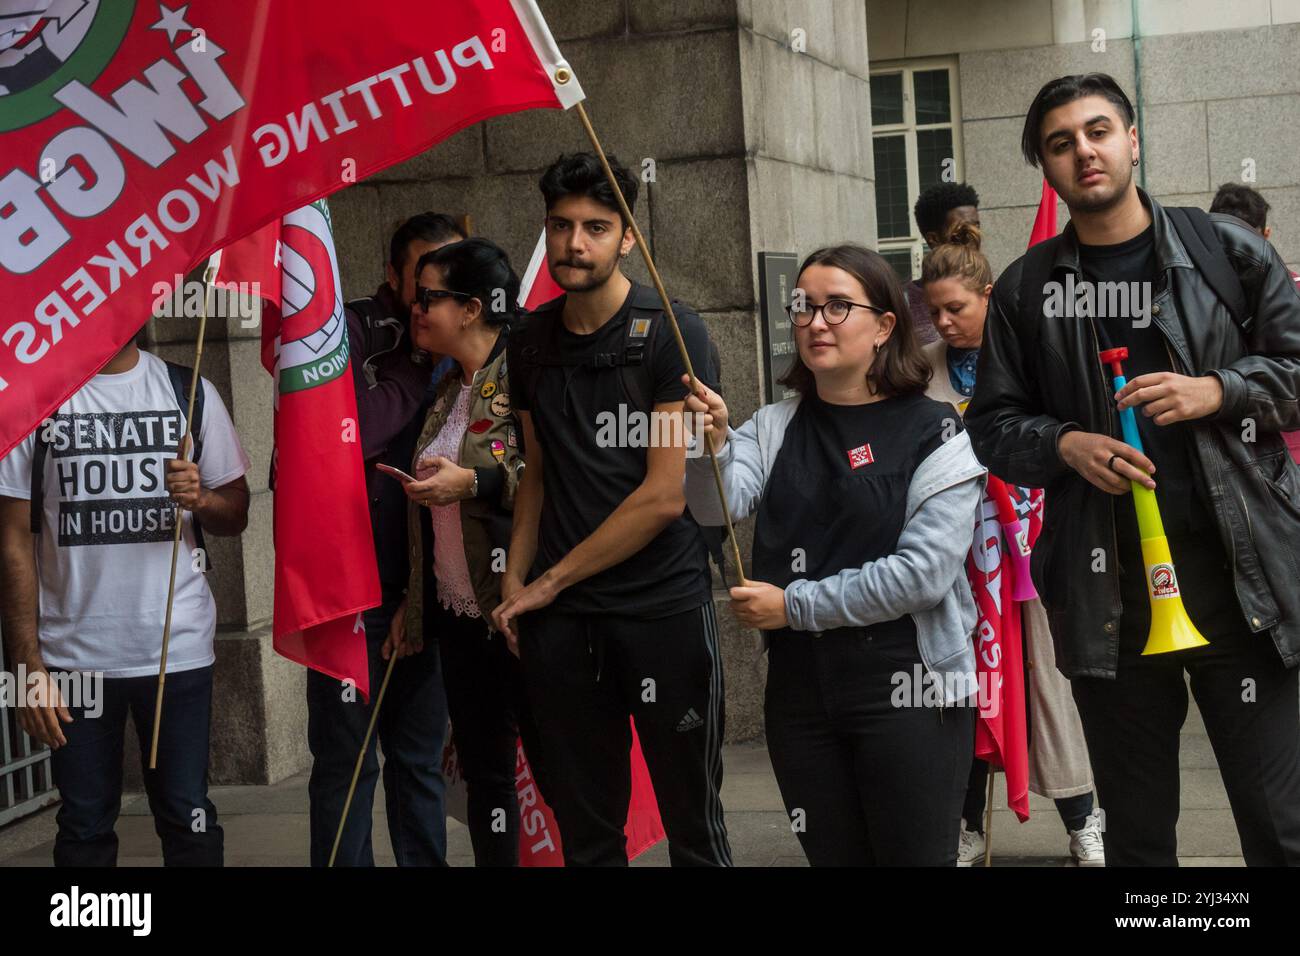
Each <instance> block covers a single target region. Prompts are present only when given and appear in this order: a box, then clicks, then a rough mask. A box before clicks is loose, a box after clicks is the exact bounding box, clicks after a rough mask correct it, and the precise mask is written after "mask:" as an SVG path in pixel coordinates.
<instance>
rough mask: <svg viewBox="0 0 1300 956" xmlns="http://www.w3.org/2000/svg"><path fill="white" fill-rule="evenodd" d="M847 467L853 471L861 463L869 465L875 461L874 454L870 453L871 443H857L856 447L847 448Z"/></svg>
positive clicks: (860, 465) (861, 464)
mask: <svg viewBox="0 0 1300 956" xmlns="http://www.w3.org/2000/svg"><path fill="white" fill-rule="evenodd" d="M848 454H849V467H850V468H852V469H853V470H854V471H856V470H857V469H859V468H861V467H862V466H863V465H869V464H871V463H872V462H873V461H875V460H876V459H875V456H874V455H872V454H871V444H870V443H868V444H866V445H859V446H858V447H857V448H850V449H849V452H848Z"/></svg>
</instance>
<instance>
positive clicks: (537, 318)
mask: <svg viewBox="0 0 1300 956" xmlns="http://www.w3.org/2000/svg"><path fill="white" fill-rule="evenodd" d="M672 306H673V315H675V316H676V317H677V318H678V319H679V320H680V319H681V317H682V316H684V315H687V314H689V311H690V310H689V309H687V308H686V306H684V305H682V304H681V303H680V302H678V301H676V300H673V302H672ZM563 308H564V296H560V297H559V298H556V299H552V300H551V301H550V302H546V303H544V304H543V305H541V306H539V307H538V308H537V309H535V310H534V311H532V312H530V313H529V315H528V318H527V320H526V321H525V322H524V324H523V325H522V326H521V327H520V328H519V329H518V330H517V331H514V332H512V333H511V334H512V335H515V336H518V337H519V339H520V340H521V341H522V343H523V344H522V345H521V347H520V348H519V350H518V353H517V355H518V358H517V359H516V361H515V364H514V365H513V366H511V368H510V388H511V390H512V391H516V392H518V393H519V394H521V395H523V396H525V397H526V399H527V402H528V406H529V407H530V408H531V407H533V405H534V403H535V402H536V398H537V374H538V372H539V371H540V370H541V369H542V368H543V367H546V366H557V367H561V368H566V367H567V368H572V367H573V366H572V365H566V363H564V362H561V361H560V360H559V357H558V355H556V354H555V347H554V342H555V335H556V326H557V324H558V323H559V321H560V313H561V311H562V310H563ZM663 324H664V310H663V303H662V301H661V300H660V299H659V295H658V293H657V292H655V290H654V289H653V288H650V287H649V286H636V287H635V291H634V298H633V299H632V308H631V310H630V314H629V315H628V321H627V333H626V334H625V335H624V337H623V346H622V349H621V351H619V352H601V353H597V354H595V355H592V356H591V357H590V358H588V360H587V361H586V362H584V363H583V364H584V365H585V366H588V367H591V368H614V367H616V368H618V369H619V371H620V373H621V374H622V377H623V387H624V388H625V389H626V390H627V393H628V395H630V396H631V397H632V401H633V404H634V405H635V406H636V408H637V409H638V410H639V411H643V412H650V411H652V410H653V408H654V386H655V383H654V379H653V378H652V376H651V373H650V365H649V363H648V362H646V361H645V357H646V355H648V354H652V350H653V348H654V343H655V336H656V334H658V332H659V329H660V327H661V326H662V325H663ZM668 334H671V333H668ZM708 342H709V355H708V368H707V369H696V370H695V374H696V375H697V376H699V377H701V378H702V379H704V380H705V381H706V382H720V381H721V379H722V356H721V354H720V353H719V351H718V346H717V344H716V343H715V342H714V341H713V338H712V336H710V337H709V340H708ZM686 513H687V515H688V516H690V518H691V520H692V521H694V520H695V518H694V516H693V515H691V514H690V511H689V509H688V510H687V512H686ZM700 532H701V534H702V535H703V538H704V543H705V546H706V547H707V548H708V551H709V554H710V556H711V557H712V558H713V561H714V563H715V564H716V565H717V566H718V571H719V573H720V574H721V575H722V579H723V581H724V583H725V581H726V564H725V560H724V558H723V556H722V542H723V529H722V528H704V527H701V528H700Z"/></svg>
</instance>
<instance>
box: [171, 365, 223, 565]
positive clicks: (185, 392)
mask: <svg viewBox="0 0 1300 956" xmlns="http://www.w3.org/2000/svg"><path fill="white" fill-rule="evenodd" d="M166 365H167V377H168V379H170V380H171V383H172V392H173V393H175V395H176V405H177V406H178V407H179V408H180V410H181V418H182V420H183V419H184V417H185V410H186V409H187V408H189V404H190V380H191V379H192V378H193V377H194V369H192V368H187V367H186V366H184V365H177V364H176V363H175V362H167V363H166ZM204 391H205V389H204V388H203V380H202V379H199V382H198V387H197V388H196V389H195V390H194V418H193V419H192V420H191V421H190V440H191V441H193V442H194V454H193V456H192V457H191V458H190V461H192V462H194V463H195V464H198V461H199V458H200V457H201V456H202V455H203V442H202V441H201V440H200V439H199V434H200V431H201V429H202V428H203V399H204V395H203V393H204ZM190 527H192V528H193V529H194V546H195V547H196V548H198V549H199V550H200V551H202V552H203V563H204V566H205V567H206V568H207V569H208V570H211V569H212V556H211V555H209V554H208V549H207V547H206V546H205V545H204V543H203V527H202V525H200V524H199V516H198V515H197V514H196V513H194V512H191V513H190Z"/></svg>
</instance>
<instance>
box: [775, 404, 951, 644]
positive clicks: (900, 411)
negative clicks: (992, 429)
mask: <svg viewBox="0 0 1300 956" xmlns="http://www.w3.org/2000/svg"><path fill="white" fill-rule="evenodd" d="M962 430H963V426H962V422H961V417H960V416H959V415H958V414H957V412H956V411H955V410H954V409H953V407H952V405H950V404H948V403H947V402H937V401H935V400H933V399H931V398H927V397H926V396H925V395H924V394H923V393H916V394H912V395H901V396H896V397H893V398H886V399H882V400H880V401H878V402H870V403H868V404H864V405H832V404H829V403H827V402H824V401H822V400H821V399H820V398H818V397H817V396H816V395H815V394H813V395H809V396H808V397H806V398H805V399H804V400H803V401H801V402H800V403H799V408H798V410H797V411H796V412H795V414H794V417H793V418H792V419H791V420H790V424H789V425H788V426H787V427H786V431H785V438H784V439H783V441H782V443H781V450H780V452H778V454H777V457H776V462H775V463H774V464H773V467H772V474H771V475H770V476H769V478H768V483H767V487H766V488H765V489H764V491H763V498H762V500H761V501H760V502H759V507H758V514H757V518H756V520H755V525H754V560H753V566H754V577H755V578H756V579H757V580H759V581H766V582H768V583H769V584H775V585H776V586H778V587H786V586H787V585H789V584H790V582H791V581H794V580H797V579H800V578H806V579H808V580H810V581H819V580H821V579H823V578H828V577H833V576H834V575H836V574H838V573H839V572H840V571H843V570H844V569H845V568H859V567H861V566H862V565H864V564H866V563H867V562H869V561H875V560H877V559H879V558H883V557H887V556H888V555H891V554H893V553H894V552H896V551H897V550H898V536H899V535H900V534H901V533H902V531H903V525H904V523H905V520H906V517H907V492H908V488H909V487H910V486H911V483H912V476H913V474H914V473H915V472H916V469H917V466H918V465H920V463H921V462H922V461H924V460H925V459H926V458H927V457H928V456H929V455H930V454H931V453H932V452H933V451H934V450H935V449H936V448H938V447H939V446H940V445H941V444H942V443H943V442H944V440H945V439H946V438H951V437H952V436H954V435H956V434H958V433H959V432H960V431H962ZM974 520H975V515H974V514H972V515H971V521H972V522H974ZM873 630H876V631H877V632H879V631H882V630H884V631H895V630H896V631H898V632H899V634H911V635H913V636H914V635H915V633H916V630H915V624H914V623H913V621H912V618H911V615H908V614H904V615H903V616H902V617H900V618H898V619H897V620H895V621H889V622H885V623H884V624H880V625H875V626H874V628H873Z"/></svg>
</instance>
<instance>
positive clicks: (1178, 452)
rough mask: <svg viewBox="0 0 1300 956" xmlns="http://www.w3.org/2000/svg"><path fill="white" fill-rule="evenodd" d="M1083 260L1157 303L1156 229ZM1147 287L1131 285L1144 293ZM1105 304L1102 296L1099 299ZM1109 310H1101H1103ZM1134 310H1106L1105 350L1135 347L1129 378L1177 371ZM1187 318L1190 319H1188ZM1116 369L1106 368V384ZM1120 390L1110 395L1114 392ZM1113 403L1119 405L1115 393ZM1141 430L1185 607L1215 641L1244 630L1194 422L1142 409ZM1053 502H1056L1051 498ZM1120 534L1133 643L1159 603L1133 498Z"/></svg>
mask: <svg viewBox="0 0 1300 956" xmlns="http://www.w3.org/2000/svg"><path fill="white" fill-rule="evenodd" d="M1079 265H1080V267H1081V268H1082V270H1083V276H1084V278H1085V279H1086V280H1088V281H1090V282H1093V283H1101V282H1124V283H1148V284H1149V288H1150V290H1151V292H1150V298H1149V299H1145V300H1136V299H1135V298H1134V296H1133V295H1132V294H1130V296H1129V302H1130V303H1133V302H1135V301H1147V302H1154V301H1155V299H1156V297H1157V294H1158V291H1159V282H1158V280H1159V278H1160V276H1159V271H1158V270H1159V266H1158V264H1157V260H1156V250H1155V226H1154V225H1151V226H1148V227H1147V229H1146V231H1144V232H1142V233H1140V234H1139V235H1137V236H1134V237H1133V238H1132V239H1128V240H1126V241H1124V242H1121V243H1117V244H1115V245H1109V246H1086V245H1082V244H1080V246H1079ZM1139 288H1140V286H1138V285H1131V286H1130V289H1133V290H1137V289H1139ZM1094 301H1098V302H1099V301H1100V296H1097V297H1095V298H1094ZM1100 311H1101V310H1100V309H1098V312H1100ZM1129 311H1130V312H1133V313H1134V314H1130V315H1106V316H1101V315H1099V316H1098V318H1097V319H1096V320H1095V325H1096V329H1097V337H1098V342H1099V344H1100V345H1101V347H1102V348H1103V349H1106V348H1119V347H1121V346H1123V347H1125V348H1127V349H1128V358H1127V359H1125V360H1124V363H1123V365H1124V376H1125V378H1126V379H1127V380H1128V381H1132V380H1133V379H1135V378H1137V377H1138V376H1139V375H1147V374H1150V373H1152V372H1172V371H1175V367H1174V362H1173V359H1172V357H1171V349H1170V346H1169V345H1168V343H1167V342H1166V340H1165V336H1164V334H1163V333H1162V332H1161V331H1160V328H1159V326H1157V324H1156V321H1155V319H1154V318H1153V317H1151V316H1150V315H1148V316H1146V317H1145V318H1143V319H1142V322H1143V323H1145V324H1144V325H1143V326H1139V325H1138V324H1137V323H1136V322H1135V321H1134V320H1135V319H1136V318H1137V315H1136V310H1135V309H1130V310H1129ZM1183 321H1186V319H1183ZM1111 381H1112V373H1111V370H1110V367H1109V366H1107V367H1106V383H1107V386H1108V387H1109V386H1110V383H1111ZM1110 394H1113V393H1108V395H1110ZM1108 400H1109V401H1110V402H1111V403H1112V405H1113V404H1114V399H1113V398H1108ZM1134 413H1135V417H1136V419H1137V427H1138V434H1139V435H1140V436H1141V437H1142V445H1143V449H1144V451H1145V454H1146V456H1147V457H1148V458H1150V459H1151V461H1152V462H1153V463H1154V464H1155V466H1156V473H1155V475H1154V476H1153V477H1154V478H1155V482H1156V501H1157V502H1158V503H1159V505H1160V517H1161V521H1162V522H1163V524H1164V527H1165V536H1166V537H1167V538H1168V539H1169V547H1170V551H1171V553H1172V555H1173V559H1174V568H1175V570H1176V572H1177V575H1178V585H1179V590H1180V591H1181V592H1182V597H1183V605H1184V607H1186V609H1187V613H1188V615H1189V616H1190V617H1191V618H1192V621H1193V623H1195V624H1196V627H1197V629H1198V630H1199V631H1200V632H1201V634H1202V635H1203V636H1204V637H1206V638H1209V639H1212V638H1213V637H1215V636H1226V635H1228V634H1232V633H1234V632H1236V631H1239V630H1240V629H1241V624H1242V615H1241V609H1240V605H1239V604H1238V603H1237V598H1236V593H1235V592H1234V590H1233V587H1232V574H1231V571H1230V570H1228V558H1227V555H1226V553H1225V551H1224V549H1223V544H1222V542H1221V541H1220V539H1219V532H1218V529H1217V527H1216V525H1215V523H1214V518H1213V515H1212V513H1211V512H1210V510H1209V504H1208V502H1209V498H1208V496H1207V495H1206V493H1205V490H1204V488H1203V481H1202V478H1201V474H1200V466H1199V464H1198V463H1197V460H1196V446H1195V438H1194V435H1193V432H1192V423H1191V422H1174V423H1172V424H1168V425H1157V424H1155V422H1154V421H1153V420H1152V419H1151V418H1148V417H1147V416H1146V415H1145V414H1143V412H1142V408H1141V407H1137V408H1134ZM1115 428H1116V432H1115V434H1114V436H1113V437H1115V438H1119V439H1121V440H1122V439H1123V437H1124V436H1123V434H1122V433H1121V432H1120V425H1119V414H1118V412H1117V413H1116V416H1115ZM1049 507H1050V503H1049ZM1115 534H1116V538H1117V545H1118V549H1119V565H1120V590H1121V600H1122V601H1123V602H1124V613H1123V616H1122V620H1121V626H1120V630H1121V635H1122V637H1123V638H1124V639H1125V640H1126V641H1128V642H1130V643H1137V642H1145V641H1146V637H1147V631H1148V629H1149V628H1150V625H1151V606H1150V603H1149V601H1148V598H1147V586H1146V575H1145V568H1146V564H1145V562H1144V561H1143V559H1142V547H1141V537H1140V535H1139V533H1138V525H1137V514H1136V512H1135V510H1134V508H1133V501H1132V497H1131V496H1128V497H1124V498H1121V499H1119V500H1117V501H1116V502H1115Z"/></svg>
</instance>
